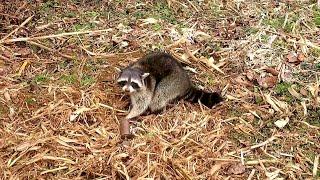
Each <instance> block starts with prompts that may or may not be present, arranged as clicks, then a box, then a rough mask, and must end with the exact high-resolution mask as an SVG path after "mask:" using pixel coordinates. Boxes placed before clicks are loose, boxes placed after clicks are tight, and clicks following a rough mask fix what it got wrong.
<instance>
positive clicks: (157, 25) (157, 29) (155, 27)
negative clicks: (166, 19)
mask: <svg viewBox="0 0 320 180" xmlns="http://www.w3.org/2000/svg"><path fill="white" fill-rule="evenodd" d="M152 28H153V30H155V31H159V30H160V29H161V25H160V24H158V23H156V24H153V26H152Z"/></svg>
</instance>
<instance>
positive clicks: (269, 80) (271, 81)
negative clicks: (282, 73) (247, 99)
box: [258, 76, 278, 88]
mask: <svg viewBox="0 0 320 180" xmlns="http://www.w3.org/2000/svg"><path fill="white" fill-rule="evenodd" d="M277 81H278V77H277V76H269V77H263V78H258V84H259V85H260V86H261V87H263V88H269V87H273V86H275V85H276V84H277Z"/></svg>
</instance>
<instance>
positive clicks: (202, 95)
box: [183, 88, 223, 108]
mask: <svg viewBox="0 0 320 180" xmlns="http://www.w3.org/2000/svg"><path fill="white" fill-rule="evenodd" d="M183 99H184V100H187V101H190V102H193V103H197V102H198V101H199V100H200V102H201V104H203V105H205V106H207V107H208V108H212V107H213V106H214V105H216V104H218V103H219V102H221V101H223V98H222V97H221V95H220V94H219V93H217V92H213V93H208V92H205V91H202V90H199V89H196V88H190V89H189V91H188V92H187V94H186V95H185V96H184V98H183Z"/></svg>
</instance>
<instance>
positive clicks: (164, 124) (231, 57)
mask: <svg viewBox="0 0 320 180" xmlns="http://www.w3.org/2000/svg"><path fill="white" fill-rule="evenodd" d="M139 2H140V1H139ZM223 2H224V1H210V2H204V1H203V2H198V1H171V0H167V1H159V2H153V1H141V2H140V3H138V2H135V1H120V0H119V1H92V2H85V4H84V2H82V1H81V2H80V1H71V0H70V1H67V0H61V1H47V2H41V1H34V2H33V3H28V2H27V1H5V2H4V3H3V4H1V5H0V12H1V13H0V18H1V21H0V29H1V31H0V79H1V80H0V157H1V159H2V161H0V172H1V173H0V178H1V179H38V178H39V179H42V178H44V179H276V178H283V179H311V178H315V179H317V178H319V174H320V173H319V172H320V171H319V154H320V151H319V150H320V146H319V144H320V139H319V137H320V131H319V129H320V123H319V122H320V108H319V103H320V97H319V77H318V76H319V69H320V61H319V59H320V41H319V40H320V34H319V32H320V30H319V26H320V24H319V18H320V16H319V15H320V10H319V8H318V7H317V5H316V3H315V2H313V3H312V2H307V1H288V2H287V1H283V2H280V3H278V4H277V3H276V2H277V1H259V2H256V1H251V2H244V1H243V2H242V1H230V2H229V1H228V2H227V3H223ZM156 49H165V50H167V51H170V52H171V53H172V54H173V55H175V56H176V57H177V58H179V59H180V60H181V61H182V62H184V63H185V64H186V65H187V66H188V68H187V69H189V70H190V75H191V77H192V79H193V80H194V81H195V82H196V84H198V85H200V86H202V87H203V88H205V89H207V90H217V89H220V90H222V93H223V94H224V96H225V98H226V101H225V102H223V103H222V104H220V105H219V106H217V107H215V108H213V109H206V108H205V107H202V106H200V105H197V104H189V103H187V102H182V101H181V102H179V103H177V104H175V105H172V107H170V108H167V110H166V111H165V112H164V113H162V114H160V115H148V116H143V117H140V118H139V119H138V121H137V122H134V127H135V128H134V134H135V138H134V139H133V140H132V141H130V143H129V145H128V146H122V145H121V141H120V139H119V130H118V124H119V119H121V118H123V117H124V116H125V114H126V111H124V110H126V109H125V108H126V107H127V105H128V103H129V101H128V98H127V97H126V96H125V95H123V94H122V92H121V91H120V89H119V88H118V87H117V85H116V84H115V82H114V80H115V78H116V76H117V74H118V72H119V68H122V67H125V66H126V65H127V64H128V63H129V62H132V61H134V60H136V59H137V58H139V57H141V56H143V55H144V54H145V53H146V52H147V51H151V50H156ZM266 67H267V68H266ZM266 69H267V70H266ZM270 69H271V70H270ZM273 72H276V74H277V75H276V76H274V75H273V74H274V73H273ZM267 77H276V78H275V79H276V81H275V82H274V81H269V79H268V78H267ZM273 79H274V78H273Z"/></svg>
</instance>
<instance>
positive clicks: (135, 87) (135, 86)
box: [131, 82, 140, 89]
mask: <svg viewBox="0 0 320 180" xmlns="http://www.w3.org/2000/svg"><path fill="white" fill-rule="evenodd" d="M131 86H132V87H133V89H139V88H140V86H139V85H138V84H137V83H135V82H131Z"/></svg>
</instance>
